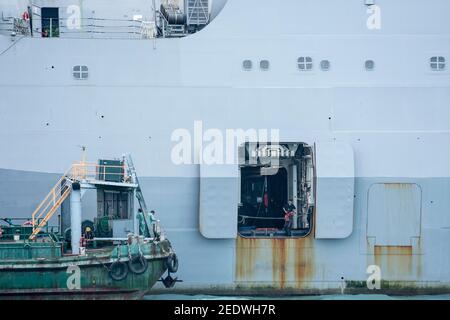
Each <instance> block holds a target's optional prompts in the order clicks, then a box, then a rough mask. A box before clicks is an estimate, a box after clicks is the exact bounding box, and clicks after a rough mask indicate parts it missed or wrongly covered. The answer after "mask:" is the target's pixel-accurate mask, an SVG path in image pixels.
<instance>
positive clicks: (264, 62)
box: [259, 60, 270, 71]
mask: <svg viewBox="0 0 450 320" xmlns="http://www.w3.org/2000/svg"><path fill="white" fill-rule="evenodd" d="M259 67H260V68H261V70H263V71H267V70H269V67H270V62H269V60H261V61H260V62H259Z"/></svg>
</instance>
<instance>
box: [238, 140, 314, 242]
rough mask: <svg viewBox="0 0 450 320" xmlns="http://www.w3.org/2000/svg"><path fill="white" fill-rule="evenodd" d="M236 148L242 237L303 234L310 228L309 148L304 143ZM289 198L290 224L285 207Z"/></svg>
mask: <svg viewBox="0 0 450 320" xmlns="http://www.w3.org/2000/svg"><path fill="white" fill-rule="evenodd" d="M241 148H243V149H245V150H242V152H240V154H241V155H245V159H240V201H239V206H238V231H239V234H240V235H241V236H243V237H279V238H282V237H286V236H292V237H304V236H307V235H308V234H309V233H310V231H311V228H312V226H311V225H312V219H311V218H312V217H311V216H312V213H313V207H314V195H313V190H314V186H313V185H314V181H313V180H314V178H313V177H314V174H313V148H312V147H311V146H309V145H307V144H304V143H280V144H278V145H268V144H259V143H246V144H245V145H244V146H242V147H241ZM289 200H292V201H293V205H294V207H295V209H293V210H292V213H293V216H292V217H291V223H292V228H289V230H286V229H285V211H284V208H286V207H287V205H288V201H289Z"/></svg>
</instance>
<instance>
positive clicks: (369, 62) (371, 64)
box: [364, 60, 375, 71]
mask: <svg viewBox="0 0 450 320" xmlns="http://www.w3.org/2000/svg"><path fill="white" fill-rule="evenodd" d="M364 65H365V67H366V70H367V71H373V70H374V69H375V61H373V60H366V62H365V64H364Z"/></svg>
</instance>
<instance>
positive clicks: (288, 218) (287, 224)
mask: <svg viewBox="0 0 450 320" xmlns="http://www.w3.org/2000/svg"><path fill="white" fill-rule="evenodd" d="M295 209H296V208H295V206H294V202H293V200H292V199H289V201H288V203H287V204H286V205H285V206H284V207H283V211H284V227H283V229H284V231H285V232H286V236H288V237H290V236H291V234H292V233H291V230H292V224H293V221H294V214H295Z"/></svg>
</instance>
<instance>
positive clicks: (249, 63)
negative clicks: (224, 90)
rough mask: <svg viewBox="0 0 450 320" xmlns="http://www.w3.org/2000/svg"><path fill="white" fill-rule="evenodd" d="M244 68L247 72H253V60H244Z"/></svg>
mask: <svg viewBox="0 0 450 320" xmlns="http://www.w3.org/2000/svg"><path fill="white" fill-rule="evenodd" d="M242 68H244V70H246V71H250V70H252V68H253V63H252V60H244V61H243V62H242Z"/></svg>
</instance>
